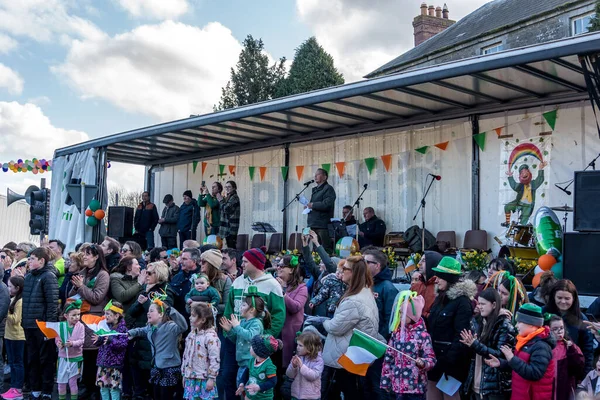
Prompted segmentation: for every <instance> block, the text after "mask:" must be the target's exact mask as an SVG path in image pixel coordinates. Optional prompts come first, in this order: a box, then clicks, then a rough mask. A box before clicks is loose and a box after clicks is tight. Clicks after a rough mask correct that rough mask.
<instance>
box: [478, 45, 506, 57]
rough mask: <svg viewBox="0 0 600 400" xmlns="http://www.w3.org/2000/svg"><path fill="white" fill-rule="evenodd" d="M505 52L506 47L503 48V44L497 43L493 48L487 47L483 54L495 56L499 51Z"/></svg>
mask: <svg viewBox="0 0 600 400" xmlns="http://www.w3.org/2000/svg"><path fill="white" fill-rule="evenodd" d="M502 50H504V47H503V46H502V43H496V44H493V45H491V46H487V47H484V48H482V49H481V54H483V55H486V54H494V53H497V52H499V51H502Z"/></svg>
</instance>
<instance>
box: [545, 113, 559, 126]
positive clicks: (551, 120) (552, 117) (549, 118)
mask: <svg viewBox="0 0 600 400" xmlns="http://www.w3.org/2000/svg"><path fill="white" fill-rule="evenodd" d="M557 111H558V110H552V111H548V112H545V113H544V114H542V115H543V116H544V119H545V120H546V122H547V123H548V125H550V128H552V130H554V127H555V126H556V114H557Z"/></svg>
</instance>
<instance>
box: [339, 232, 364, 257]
mask: <svg viewBox="0 0 600 400" xmlns="http://www.w3.org/2000/svg"><path fill="white" fill-rule="evenodd" d="M358 250H360V246H359V245H358V242H357V241H356V239H354V238H353V237H352V236H346V237H343V238H341V239H340V240H338V242H337V243H336V245H335V252H336V253H337V255H338V257H341V258H348V257H350V256H351V255H352V253H356V252H357V251H358Z"/></svg>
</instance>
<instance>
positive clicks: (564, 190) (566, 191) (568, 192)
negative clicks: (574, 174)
mask: <svg viewBox="0 0 600 400" xmlns="http://www.w3.org/2000/svg"><path fill="white" fill-rule="evenodd" d="M554 186H556V187H557V188H559V189H560V190H562V191H563V192H565V193H566V194H567V195H568V196H570V195H571V191H570V190H567V189H565V188H563V187H560V186H558V184H556V183H555V184H554Z"/></svg>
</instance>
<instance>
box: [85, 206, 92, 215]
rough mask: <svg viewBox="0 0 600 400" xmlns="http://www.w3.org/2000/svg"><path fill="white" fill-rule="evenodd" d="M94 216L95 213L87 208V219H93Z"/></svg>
mask: <svg viewBox="0 0 600 400" xmlns="http://www.w3.org/2000/svg"><path fill="white" fill-rule="evenodd" d="M92 215H94V212H93V211H92V210H90V209H89V208H86V210H85V216H86V217H91V216H92Z"/></svg>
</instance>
